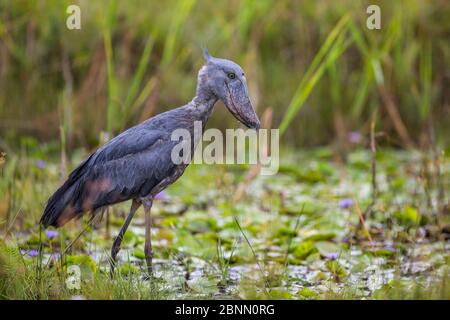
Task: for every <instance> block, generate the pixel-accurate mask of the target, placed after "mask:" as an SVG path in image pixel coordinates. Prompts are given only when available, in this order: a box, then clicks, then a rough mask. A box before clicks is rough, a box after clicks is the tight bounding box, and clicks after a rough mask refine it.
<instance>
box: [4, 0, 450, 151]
mask: <svg viewBox="0 0 450 320" xmlns="http://www.w3.org/2000/svg"><path fill="white" fill-rule="evenodd" d="M377 3H378V4H379V5H380V7H381V9H382V29H381V30H369V29H367V28H366V27H365V22H366V21H365V20H366V18H367V14H366V10H365V9H366V4H365V3H363V2H360V3H356V4H355V3H354V2H352V1H341V2H338V3H326V4H325V3H320V2H315V1H270V0H264V1H244V2H240V1H231V2H228V1H219V2H214V3H209V2H197V1H194V0H184V1H169V2H168V3H164V4H163V3H156V2H152V3H148V2H146V1H137V2H134V3H128V2H119V1H98V2H95V3H90V2H83V3H81V4H80V5H81V11H82V29H81V30H79V31H69V30H66V29H65V28H64V26H65V19H66V16H67V15H66V14H65V6H66V5H67V4H68V2H51V1H48V2H43V3H39V4H38V3H34V4H32V3H29V4H24V3H23V2H15V1H3V2H2V3H1V4H0V7H1V10H0V12H1V13H0V65H1V66H2V68H0V70H1V71H0V92H1V93H0V133H1V136H2V138H4V140H5V139H6V140H8V142H11V141H16V140H15V139H17V136H20V135H22V134H34V135H36V136H37V137H39V138H42V139H51V138H54V137H55V136H56V135H55V133H56V132H57V130H58V128H59V124H58V122H59V120H58V118H57V117H55V110H57V105H58V104H59V103H60V101H58V97H60V96H64V95H63V92H64V91H65V90H66V89H67V81H65V80H64V76H63V72H62V68H63V66H62V64H63V63H62V61H63V60H64V59H61V57H62V56H63V55H64V52H65V54H66V55H67V61H69V64H68V65H69V66H70V70H69V71H70V73H71V75H72V77H73V87H72V91H71V96H70V100H67V99H65V104H64V105H65V106H66V108H65V109H64V110H65V119H66V120H65V121H66V124H67V126H66V129H67V131H66V134H67V136H68V137H67V138H68V139H67V141H70V142H71V141H75V143H77V144H84V145H92V144H96V143H97V139H98V132H99V131H102V130H106V131H108V132H110V133H112V134H115V133H117V132H119V131H120V130H122V129H123V128H125V127H128V126H130V125H132V124H134V123H135V122H137V121H138V120H142V118H145V117H148V116H150V115H151V114H154V113H155V112H160V111H163V110H166V109H168V108H172V107H175V106H178V105H180V104H182V103H184V102H186V101H188V100H190V99H191V98H192V95H193V94H194V91H195V82H196V71H197V70H198V68H199V67H200V65H201V63H202V58H201V47H202V46H207V47H208V48H209V49H210V52H211V53H212V54H213V55H216V56H220V57H227V58H232V59H234V60H236V61H237V62H239V63H240V64H242V65H243V66H244V68H245V70H246V72H247V75H248V76H247V77H248V81H249V87H250V90H251V92H250V94H251V95H252V98H253V99H254V101H255V102H256V103H255V105H256V106H257V107H258V112H261V109H264V108H267V107H272V108H273V110H274V123H275V124H279V126H280V129H281V131H282V133H283V135H284V136H283V141H285V142H288V143H291V144H294V145H315V144H322V143H329V142H330V141H333V140H334V138H335V136H336V132H335V130H336V129H335V128H334V126H333V121H334V118H335V112H336V109H337V108H339V112H340V114H341V116H342V120H343V122H342V124H343V128H344V130H346V131H352V130H363V131H364V130H366V129H367V128H366V126H365V125H364V124H366V123H367V122H368V120H369V118H370V115H371V114H372V111H373V109H374V108H381V109H383V108H384V110H385V111H383V112H381V113H380V117H382V118H383V120H384V121H382V122H381V124H380V126H381V127H380V129H381V130H383V131H384V132H385V134H386V135H388V136H389V137H390V138H391V139H389V141H391V142H394V143H395V144H397V145H400V146H404V145H405V144H413V145H417V141H418V139H419V137H420V134H421V133H422V132H423V130H425V129H423V128H424V124H425V123H426V121H427V120H426V119H427V118H428V116H427V114H429V113H433V114H434V115H435V119H436V123H435V126H436V138H437V142H438V143H440V142H441V143H444V144H446V143H448V138H447V137H448V136H450V135H448V134H447V133H448V132H447V131H448V126H446V125H445V123H444V122H445V121H443V120H444V115H445V112H447V111H446V108H447V107H446V103H445V101H447V100H448V92H446V90H445V81H446V75H445V72H444V70H445V69H446V68H445V67H446V65H445V61H448V58H449V57H450V50H449V46H448V44H447V40H446V37H445V32H446V30H448V22H446V21H447V20H445V16H446V14H448V13H449V11H450V6H449V5H448V4H447V3H446V2H422V1H407V2H406V1H405V2H403V1H396V2H390V1H378V2H377ZM429 39H433V40H429ZM60 44H62V45H60ZM61 84H64V85H61ZM66 93H67V91H66ZM336 93H339V94H336ZM65 97H68V96H67V95H65ZM69 102H70V107H67V106H69V104H68V103H69ZM388 107H389V108H388ZM217 112H218V113H225V111H224V110H222V109H219V111H217ZM224 120H225V121H224ZM232 121H234V120H233V119H232V117H231V116H228V115H227V116H226V117H225V119H223V117H221V116H219V117H217V118H216V117H213V119H212V120H211V122H212V125H213V126H218V127H221V128H225V127H229V126H231V125H232V124H233V123H234V122H232Z"/></svg>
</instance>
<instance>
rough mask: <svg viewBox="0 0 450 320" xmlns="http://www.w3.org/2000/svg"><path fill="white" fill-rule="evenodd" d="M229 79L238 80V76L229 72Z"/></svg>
mask: <svg viewBox="0 0 450 320" xmlns="http://www.w3.org/2000/svg"><path fill="white" fill-rule="evenodd" d="M228 78H230V79H234V78H236V75H235V74H234V73H233V72H229V73H228Z"/></svg>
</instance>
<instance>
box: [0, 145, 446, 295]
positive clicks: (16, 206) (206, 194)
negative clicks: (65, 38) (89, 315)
mask: <svg viewBox="0 0 450 320" xmlns="http://www.w3.org/2000/svg"><path fill="white" fill-rule="evenodd" d="M41 148H42V145H36V146H35V147H29V148H28V149H27V153H26V155H25V154H23V155H21V156H20V157H19V158H17V159H10V160H11V161H8V162H7V163H6V166H5V167H4V168H3V179H2V180H1V184H0V191H1V192H2V194H3V195H4V197H3V201H2V202H1V203H2V212H4V213H6V217H7V218H6V220H5V222H4V223H3V226H4V230H5V231H4V232H5V235H6V237H5V238H4V240H2V242H1V248H0V295H1V297H2V298H21V299H22V298H33V299H35V298H41V299H45V298H64V299H65V298H72V297H83V298H87V299H91V298H93V299H97V298H107V299H109V298H119V299H121V298H132V299H145V298H153V299H155V298H156V299H158V298H167V297H171V298H175V297H178V298H180V297H181V298H217V297H234V298H236V297H240V298H274V299H278V298H281V299H285V298H289V299H291V298H292V299H311V298H314V299H318V298H333V299H336V298H337V299H355V298H363V297H364V298H373V299H386V298H388V299H390V298H395V299H398V298H400V299H403V298H405V299H407V298H439V299H449V298H450V286H449V280H448V271H449V269H448V267H449V265H450V261H449V251H450V246H449V242H448V230H447V231H445V230H443V229H442V228H445V227H439V226H440V225H441V226H447V227H446V228H448V224H449V218H448V215H446V216H444V217H441V218H440V216H439V215H436V214H435V213H436V208H435V205H434V204H433V203H434V201H435V200H434V199H435V196H436V195H437V192H436V191H437V190H436V188H434V187H432V182H431V181H430V180H428V179H429V178H427V175H423V174H422V173H421V172H422V171H423V170H424V163H428V165H427V166H430V162H429V161H428V160H429V159H427V158H426V156H424V155H422V154H420V153H414V154H413V156H411V153H409V152H399V151H394V150H383V151H379V152H378V154H377V165H378V172H379V175H378V182H379V183H378V196H377V201H376V204H375V206H373V207H372V210H371V215H370V217H367V219H366V220H365V224H364V226H363V227H361V228H358V225H359V224H358V222H359V216H360V211H361V210H365V208H368V207H369V206H370V204H371V201H372V195H371V183H370V170H369V168H370V153H369V152H368V151H366V150H364V148H361V147H356V148H354V149H353V150H352V151H351V152H349V154H348V161H347V163H346V164H345V165H342V164H336V163H334V162H333V161H332V153H331V152H330V150H329V149H323V148H322V149H316V150H315V151H309V152H301V154H297V153H293V152H292V151H289V154H285V155H284V156H283V159H285V160H284V161H283V164H282V168H283V170H282V172H284V173H279V174H278V175H275V176H260V177H258V178H257V179H256V180H254V181H252V182H251V183H250V184H249V185H248V187H247V189H246V193H245V195H244V196H243V197H242V198H241V199H240V200H239V201H238V202H233V201H230V199H233V197H235V195H236V186H237V185H238V184H239V183H243V181H244V176H245V172H246V168H244V167H241V166H236V165H235V166H232V165H230V166H225V165H223V166H215V167H212V166H208V165H191V166H190V167H189V168H188V170H187V172H186V173H185V176H183V178H182V179H180V181H179V182H178V183H176V184H174V185H173V186H172V187H170V188H169V189H168V191H167V194H166V197H165V199H162V200H158V201H157V202H156V203H155V206H154V212H153V217H154V228H153V240H154V247H155V254H156V256H155V260H154V261H155V264H156V266H155V268H156V279H154V280H152V281H148V280H146V279H145V270H146V268H145V262H144V261H145V260H144V254H143V242H144V239H143V238H144V232H143V228H144V221H143V220H144V219H143V218H144V217H143V212H141V211H139V212H138V215H137V216H136V217H135V220H134V221H133V225H132V227H131V228H130V230H129V231H128V232H127V233H126V236H125V239H124V250H123V252H121V255H120V262H119V272H118V273H117V278H116V279H114V280H113V281H112V280H110V279H109V272H108V267H109V264H108V257H109V250H110V246H111V243H112V240H111V237H112V236H114V235H116V234H117V232H118V229H119V227H120V225H121V223H122V222H123V219H124V217H125V214H126V213H127V209H128V203H125V204H122V205H119V206H115V207H113V208H110V209H109V219H103V220H102V221H98V220H94V221H96V222H95V223H94V228H88V229H87V232H85V233H84V234H83V235H82V236H81V238H80V239H79V240H78V241H76V242H75V243H74V245H73V247H72V248H70V249H68V250H67V252H66V254H64V255H62V256H61V255H60V252H64V251H66V250H65V248H66V247H67V246H68V244H69V243H70V242H71V241H73V239H75V238H76V237H77V236H78V234H79V233H80V231H81V230H82V229H83V225H82V222H83V221H84V222H83V223H87V221H88V220H89V217H88V216H87V217H85V219H84V220H83V221H80V222H73V223H69V224H68V225H67V226H66V227H64V228H63V229H59V230H58V231H59V233H58V234H56V236H55V235H54V234H52V233H51V232H48V231H47V232H45V233H44V232H43V233H42V235H41V236H42V239H43V242H42V243H43V251H42V252H43V255H42V256H39V255H38V250H39V243H40V241H39V228H38V219H39V216H40V214H41V211H42V206H43V204H44V203H45V201H46V198H47V196H48V194H50V192H51V191H52V190H53V189H54V188H55V186H56V185H57V184H58V180H59V169H58V167H59V164H57V163H52V162H49V163H41V162H39V161H37V160H36V159H37V157H39V154H40V152H41V151H40V150H41ZM81 156H82V155H81V154H80V155H79V156H77V157H75V158H74V159H72V161H70V163H73V164H75V163H78V162H79V161H80V160H81ZM297 163H303V164H304V165H303V166H302V167H296V166H295V165H296V164H297ZM286 167H290V168H296V171H292V170H291V171H289V170H285V168H286ZM441 169H442V175H443V178H445V180H446V181H448V178H449V175H450V161H449V158H448V157H447V158H444V159H443V162H442V163H441ZM199 185H202V188H201V189H200V188H198V186H199ZM369 239H370V240H369ZM35 255H36V256H35ZM73 264H74V265H78V266H80V268H81V274H82V279H83V281H82V285H81V289H80V290H69V289H67V288H66V285H65V283H66V280H67V278H68V277H70V274H69V275H68V274H66V272H67V267H68V266H70V265H73ZM413 289H414V290H413Z"/></svg>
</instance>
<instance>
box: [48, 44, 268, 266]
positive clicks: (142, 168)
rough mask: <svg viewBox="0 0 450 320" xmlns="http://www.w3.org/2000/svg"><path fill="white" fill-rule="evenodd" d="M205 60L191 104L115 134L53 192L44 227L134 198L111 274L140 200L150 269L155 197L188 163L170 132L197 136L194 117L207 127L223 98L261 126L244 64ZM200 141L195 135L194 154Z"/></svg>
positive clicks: (237, 112) (238, 116)
mask: <svg viewBox="0 0 450 320" xmlns="http://www.w3.org/2000/svg"><path fill="white" fill-rule="evenodd" d="M204 57H205V60H206V63H205V65H204V66H203V67H202V68H201V69H200V71H199V74H198V79H197V90H196V96H195V97H194V99H193V100H192V101H191V102H189V103H188V104H187V105H185V106H182V107H179V108H176V109H173V110H170V111H167V112H164V113H161V114H159V115H156V116H154V117H152V118H150V119H148V120H146V121H144V122H142V123H141V124H139V125H137V126H135V127H132V128H130V129H128V130H126V131H124V132H122V133H121V134H120V135H118V136H116V137H115V138H113V139H112V140H111V141H109V142H108V143H106V144H105V145H104V146H102V147H101V148H99V149H98V150H97V151H95V152H94V153H93V154H91V155H90V156H89V157H88V158H87V159H86V160H85V161H83V162H82V163H81V164H80V165H79V166H78V167H77V168H76V169H75V170H73V172H72V173H71V174H70V175H69V177H68V178H67V180H66V181H65V182H64V184H63V185H62V186H61V187H60V188H59V189H58V190H57V191H56V192H55V193H54V194H53V195H52V196H51V197H50V199H49V200H48V202H47V206H46V207H45V210H44V213H43V214H42V217H41V220H40V223H41V224H42V225H43V226H44V227H48V226H54V227H60V226H62V225H64V224H65V223H66V222H68V221H69V220H71V219H73V218H78V217H80V216H81V215H82V214H83V213H84V212H87V211H91V212H93V213H94V212H95V211H96V210H98V209H99V208H101V207H104V206H108V205H112V204H115V203H119V202H123V201H126V200H130V199H131V200H132V205H131V209H130V213H129V215H128V217H127V219H126V220H125V223H124V225H123V226H122V228H121V230H120V232H119V234H118V236H117V237H116V239H115V240H114V244H113V247H112V250H111V274H112V273H113V270H114V264H115V260H116V256H117V253H118V252H119V249H120V244H121V241H122V239H123V236H124V234H125V232H126V230H127V228H128V225H129V223H130V221H131V219H132V218H133V216H134V213H135V212H136V210H137V209H138V208H139V206H140V205H141V204H142V205H144V209H145V221H146V229H145V230H146V232H145V234H146V236H145V247H144V251H145V256H146V260H147V267H148V270H149V273H150V274H152V267H151V265H152V256H153V253H152V247H151V238H150V209H151V206H152V202H153V197H154V196H155V195H156V194H157V193H158V192H160V191H161V190H163V189H165V188H166V187H167V186H168V185H170V184H171V183H173V182H174V181H176V180H177V179H178V178H179V177H180V176H181V175H182V174H183V172H184V169H185V168H186V166H187V164H175V163H174V162H173V161H172V159H171V154H172V150H173V148H174V147H175V146H176V145H177V144H178V143H180V142H179V141H172V140H171V136H172V132H173V131H174V130H176V129H186V130H188V131H189V132H190V134H191V137H193V136H194V122H195V121H201V123H202V126H203V128H204V127H205V125H206V122H207V121H208V118H209V116H210V115H211V112H212V109H213V107H214V104H215V103H216V102H217V100H221V101H223V103H224V104H225V106H226V107H227V109H228V110H229V111H230V112H231V113H232V114H233V115H234V116H235V118H236V119H237V120H239V121H240V122H242V123H243V124H244V125H246V126H247V127H250V128H256V129H257V128H259V126H260V123H259V119H258V116H257V115H256V113H255V112H254V110H253V107H252V105H251V103H250V99H249V96H248V89H247V84H246V79H245V75H244V72H243V70H242V68H241V67H240V66H239V65H237V64H236V63H234V62H232V61H230V60H225V59H217V58H213V57H211V56H210V55H209V54H208V52H207V51H205V53H204ZM195 143H196V142H194V139H191V155H193V154H194V149H195V147H196V145H195Z"/></svg>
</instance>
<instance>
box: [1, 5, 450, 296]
mask: <svg viewBox="0 0 450 320" xmlns="http://www.w3.org/2000/svg"><path fill="white" fill-rule="evenodd" d="M375 3H376V4H378V5H379V6H380V7H381V10H382V12H381V13H382V29H381V30H368V29H367V28H366V27H365V24H366V18H367V14H366V6H367V4H366V3H364V2H354V1H350V0H349V1H347V0H345V1H339V2H320V1H269V0H258V1H256V0H255V1H230V2H229V1H214V2H209V1H195V0H181V1H169V2H157V1H151V2H148V1H143V0H142V1H133V2H127V1H90V2H83V3H82V4H80V5H81V13H82V29H81V30H79V31H70V30H68V29H67V28H66V27H65V25H66V18H67V14H66V7H67V5H69V4H72V1H9V0H2V1H0V234H1V237H0V299H167V298H170V299H176V298H196V299H203V298H223V297H231V298H257V299H267V298H270V299H361V298H367V299H450V280H449V266H450V259H449V256H450V255H449V253H450V242H449V239H450V235H449V234H450V214H449V202H448V201H449V193H448V190H449V181H450V158H449V152H450V149H449V139H448V137H450V132H449V121H448V113H449V110H448V101H449V91H448V89H447V87H448V61H450V46H449V45H448V30H449V29H450V25H449V23H450V22H449V21H450V20H449V19H448V18H447V17H448V16H449V13H450V5H449V4H447V2H445V1H434V2H426V1H375ZM202 46H207V47H208V49H209V51H210V52H211V54H213V55H216V56H219V57H226V58H231V59H233V60H235V61H237V62H239V63H240V64H241V65H242V66H243V68H244V69H245V71H246V74H247V79H248V82H249V90H250V95H251V96H252V99H253V104H254V106H255V107H256V109H257V113H258V114H259V115H260V117H261V118H262V120H263V124H266V126H271V127H273V128H280V130H281V138H280V140H281V141H280V142H281V143H280V144H281V151H282V154H281V157H280V158H281V159H280V160H281V166H280V171H279V173H278V174H277V175H274V176H256V177H252V175H251V174H249V172H248V171H249V169H250V170H251V168H249V167H248V166H237V165H236V166H231V165H228V166H225V165H216V166H208V165H191V166H190V167H189V168H188V169H187V170H186V173H185V175H184V176H183V177H182V178H181V179H180V180H179V181H178V182H177V183H176V184H174V185H173V186H171V187H170V188H169V189H168V190H167V193H166V195H167V198H166V199H162V200H158V201H156V203H155V205H154V210H153V211H152V216H153V219H154V223H153V225H154V228H153V233H152V239H153V243H154V249H155V258H154V263H155V271H156V278H155V279H151V280H149V279H146V277H145V270H146V269H145V262H144V261H145V259H144V253H143V242H144V239H143V238H144V236H143V234H144V232H143V229H144V225H143V221H144V219H143V212H141V210H142V209H141V210H139V212H138V214H137V215H136V217H135V219H134V220H133V222H132V226H131V227H130V229H129V230H128V232H127V233H126V234H125V238H124V243H123V250H122V251H121V252H120V254H119V263H118V270H117V272H116V276H115V278H114V280H111V279H110V277H109V270H108V266H109V265H108V259H109V251H110V247H111V244H112V238H113V237H114V236H115V235H116V234H117V232H118V230H119V228H120V225H121V224H122V222H123V220H124V218H125V215H126V213H127V211H128V206H129V203H124V204H120V205H117V206H114V207H113V208H109V209H108V210H107V211H105V212H104V213H105V215H104V216H103V219H100V215H99V216H97V218H96V219H94V220H93V225H89V224H88V221H89V216H86V217H84V218H83V219H82V220H80V221H74V222H71V223H69V224H68V225H67V226H66V227H64V228H63V229H58V230H57V231H58V232H57V233H54V232H53V233H52V231H53V230H50V232H49V231H47V232H45V231H43V230H39V226H38V221H39V218H40V215H41V213H42V210H43V207H44V205H45V202H46V200H47V199H48V197H49V195H50V194H52V192H54V191H55V189H56V188H57V186H58V185H59V184H60V183H61V181H62V179H64V177H65V176H66V175H67V173H68V172H70V170H71V169H73V168H74V167H75V166H76V165H77V164H78V163H79V162H80V161H81V160H82V159H84V158H85V157H86V156H87V155H88V154H89V152H90V151H92V150H93V149H95V148H97V147H98V146H99V145H101V144H102V143H104V142H105V141H106V140H107V139H108V138H109V137H111V136H113V135H115V134H117V133H119V132H120V131H122V130H123V129H125V128H127V127H130V126H131V125H134V124H136V123H138V122H140V121H142V120H144V119H147V118H149V117H150V116H152V115H154V114H156V113H159V112H162V111H164V110H167V109H169V108H173V107H176V106H179V105H182V104H184V103H186V102H187V101H189V100H190V99H191V98H192V97H193V94H194V92H195V85H196V73H197V71H198V69H199V68H200V66H201V65H202V63H203V61H202V55H201V47H202ZM264 119H265V120H264ZM208 126H209V127H217V128H220V129H224V128H231V127H236V126H237V124H236V121H235V120H234V119H233V118H232V117H231V115H228V113H227V111H226V110H225V108H222V106H221V105H218V106H217V107H216V108H215V111H214V115H213V116H212V118H211V121H210V123H209V124H208ZM238 186H241V187H242V188H239V187H238ZM242 190H244V191H243V192H241V191H242ZM83 229H86V232H84V233H83V234H82V235H81V236H80V238H79V239H78V240H77V241H74V240H75V239H77V237H78V235H79V234H80V232H81V231H82V230H83ZM72 244H73V245H72ZM41 246H42V247H41ZM40 249H42V250H40ZM72 265H76V266H78V267H79V268H80V271H81V280H82V281H81V283H80V288H79V289H76V288H75V289H70V288H69V287H70V286H68V285H67V280H68V279H69V278H70V277H71V273H70V272H71V271H70V268H69V267H70V266H72Z"/></svg>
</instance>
